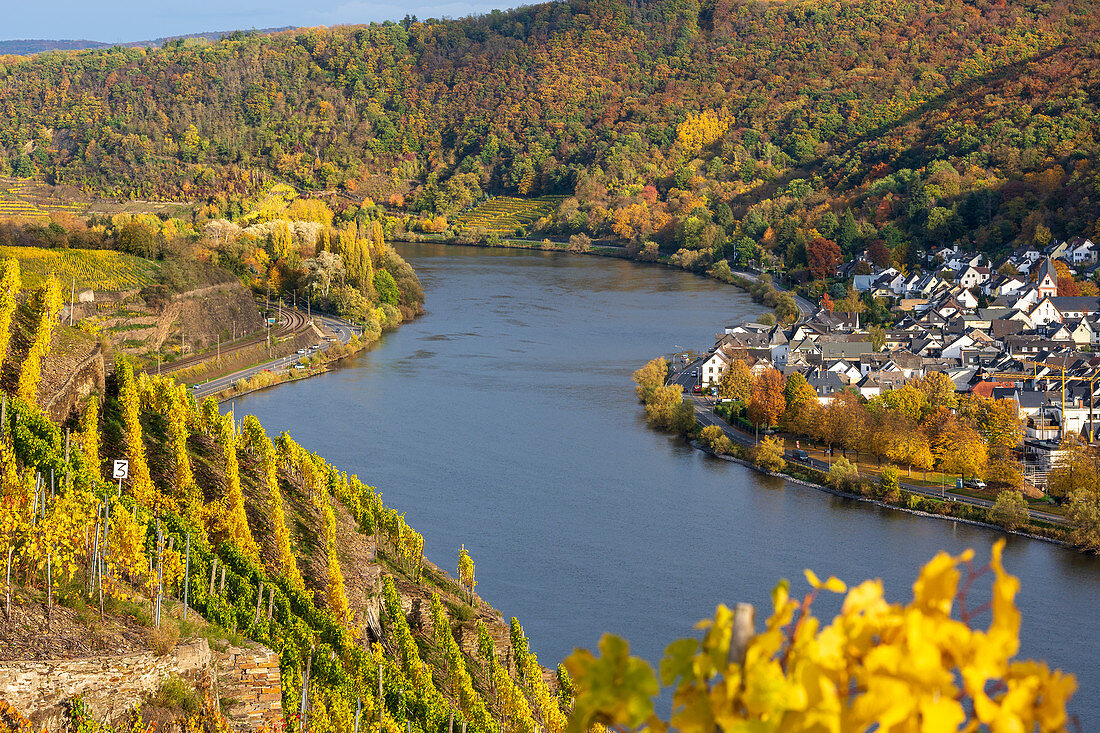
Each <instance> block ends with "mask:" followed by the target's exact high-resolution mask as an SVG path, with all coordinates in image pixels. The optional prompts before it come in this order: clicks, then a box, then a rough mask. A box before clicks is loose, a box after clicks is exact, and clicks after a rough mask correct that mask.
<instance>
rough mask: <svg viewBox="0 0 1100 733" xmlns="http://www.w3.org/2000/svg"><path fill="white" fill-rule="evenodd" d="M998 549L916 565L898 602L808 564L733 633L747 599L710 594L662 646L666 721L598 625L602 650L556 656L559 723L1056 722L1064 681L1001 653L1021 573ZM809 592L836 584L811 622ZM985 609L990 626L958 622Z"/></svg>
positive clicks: (753, 727)
mask: <svg viewBox="0 0 1100 733" xmlns="http://www.w3.org/2000/svg"><path fill="white" fill-rule="evenodd" d="M1003 549H1004V541H1003V540H1002V541H1000V542H998V543H997V544H996V545H995V546H994V547H993V554H992V559H991V561H990V563H989V565H988V566H986V567H985V568H981V569H979V570H974V569H973V566H972V564H971V561H972V559H973V556H974V552H973V550H967V551H966V552H964V553H962V554H961V555H958V556H954V557H952V556H950V555H947V554H946V553H940V554H939V555H937V556H936V557H934V558H933V559H932V561H931V562H929V563H928V564H927V565H925V566H924V568H923V569H922V570H921V572H920V576H919V577H918V578H917V581H916V583H914V584H913V600H912V601H911V602H910V603H909V604H908V605H906V606H902V605H898V604H889V603H887V602H886V600H885V599H884V597H883V588H882V582H881V581H879V580H868V581H866V582H864V583H861V584H860V585H858V586H856V587H854V588H852V589H851V590H847V588H846V586H845V585H844V583H842V582H841V581H839V580H837V579H836V578H829V579H828V580H827V581H825V582H821V581H820V580H819V579H818V578H817V576H816V575H814V574H813V572H812V571H809V570H807V571H806V578H807V580H809V582H810V585H812V586H813V588H814V590H813V591H812V592H811V593H809V594H808V595H807V596H806V597H805V599H803V600H802V601H796V600H794V599H792V598H791V597H790V595H789V589H788V585H787V583H786V581H784V582H781V583H780V584H779V586H777V587H776V589H775V590H774V591H773V593H772V601H773V604H774V607H775V610H774V613H773V614H772V617H771V618H770V619H768V622H767V627H766V629H765V630H764V631H763V632H762V633H760V634H756V635H752V634H744V635H742V634H741V633H740V632H742V631H743V630H744V629H745V627H746V625H745V623H744V621H745V616H746V615H747V614H751V607H747V606H746V607H739V608H738V611H737V613H735V612H733V611H731V610H730V609H729V608H727V607H726V606H724V605H723V606H719V607H718V609H717V612H716V613H715V617H714V618H713V619H707V620H705V621H702V622H700V623H699V624H698V625H697V628H699V629H703V630H705V634H704V636H703V639H702V640H701V641H700V640H697V639H680V640H679V641H675V642H673V643H672V644H671V645H669V647H668V648H667V649H666V651H665V658H664V660H662V662H661V679H662V682H663V683H664V684H665V685H673V686H674V692H673V713H672V716H671V718H670V719H669V720H667V721H666V720H662V719H660V718H658V717H657V716H656V715H655V714H654V712H653V710H654V708H653V697H654V696H655V695H656V694H657V692H658V689H659V688H658V685H657V680H656V677H655V676H654V674H653V670H652V669H651V668H650V666H649V665H648V664H647V663H646V662H645V661H643V660H641V659H638V658H636V657H631V656H629V645H628V644H627V643H626V642H625V641H623V640H622V639H620V638H618V637H616V636H613V635H610V634H605V635H604V637H603V638H602V639H601V640H600V652H601V656H599V657H596V656H594V655H592V653H591V652H589V651H587V650H583V649H579V650H577V651H576V652H574V653H573V654H572V655H571V656H570V657H569V658H568V659H567V660H566V661H565V664H566V666H567V667H568V669H569V671H570V673H571V674H572V675H573V677H574V679H575V682H576V688H577V698H576V706H575V708H574V715H573V718H572V720H571V721H570V731H571V733H580V732H581V731H587V730H590V729H591V728H592V727H593V726H596V725H601V724H609V725H612V726H616V727H628V728H636V727H637V726H640V725H644V726H645V729H647V730H650V731H654V733H666V732H667V731H668V730H669V729H670V728H674V729H676V730H678V731H682V732H683V733H714V731H716V730H723V731H811V730H812V731H837V732H839V731H866V730H878V731H912V732H913V733H926V732H931V731H958V730H962V731H977V730H989V731H992V732H993V733H1002V732H1003V733H1007V732H1009V731H1012V732H1016V731H1020V732H1022V731H1032V730H1036V729H1037V730H1041V731H1060V730H1064V729H1065V728H1066V722H1067V721H1066V703H1067V702H1068V700H1069V698H1070V697H1071V696H1072V695H1073V692H1074V690H1076V688H1077V683H1076V681H1075V680H1074V677H1073V675H1069V674H1063V673H1062V672H1061V671H1059V670H1053V671H1052V670H1050V669H1049V668H1048V667H1047V665H1046V664H1044V663H1042V662H1033V661H1012V660H1013V657H1014V656H1015V655H1016V652H1017V651H1018V649H1019V631H1020V612H1019V611H1018V610H1017V608H1016V604H1015V596H1016V593H1017V591H1018V590H1019V587H1020V582H1019V580H1018V579H1017V578H1015V577H1014V576H1012V575H1009V574H1008V573H1007V572H1005V570H1004V566H1003V565H1002V563H1001V553H1002V551H1003ZM990 570H991V571H992V572H993V574H994V579H993V587H992V598H991V599H990V601H989V603H988V604H983V605H982V606H980V607H979V608H978V609H968V607H967V605H966V601H967V590H968V589H969V588H970V586H971V584H972V582H973V581H974V579H975V578H976V577H978V576H980V575H982V574H983V573H985V572H988V571H990ZM964 571H965V573H966V578H965V580H964V579H963V572H964ZM960 581H963V582H962V584H961V586H960ZM821 590H825V591H830V592H834V593H844V592H845V591H846V590H847V596H846V597H845V599H844V604H843V607H842V609H841V613H840V615H838V616H837V617H836V618H834V619H833V621H832V623H831V624H829V625H828V626H825V627H824V628H822V626H821V622H820V621H819V620H818V619H817V618H815V617H814V616H812V615H811V613H810V605H811V603H812V601H813V599H814V598H815V597H816V595H817V593H818V592H819V591H821ZM986 607H988V608H989V609H990V610H991V613H992V619H991V622H990V625H989V628H987V629H984V630H983V629H976V628H971V626H970V621H971V620H972V618H973V616H974V615H976V614H977V613H978V612H981V611H984V610H985V608H986ZM953 611H954V612H955V614H954V616H953ZM750 623H751V622H750Z"/></svg>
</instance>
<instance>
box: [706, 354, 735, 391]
mask: <svg viewBox="0 0 1100 733" xmlns="http://www.w3.org/2000/svg"><path fill="white" fill-rule="evenodd" d="M730 361H732V358H731V357H730V355H729V354H727V353H726V350H725V349H718V350H717V351H715V352H714V353H713V354H711V355H710V356H708V357H707V360H706V361H704V362H703V366H702V368H701V369H700V370H699V381H700V383H701V384H702V385H703V386H704V387H707V386H709V385H711V384H716V383H718V382H720V381H722V375H723V374H725V373H726V369H727V368H728V367H729V364H730Z"/></svg>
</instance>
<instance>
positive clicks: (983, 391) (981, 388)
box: [971, 381, 1015, 399]
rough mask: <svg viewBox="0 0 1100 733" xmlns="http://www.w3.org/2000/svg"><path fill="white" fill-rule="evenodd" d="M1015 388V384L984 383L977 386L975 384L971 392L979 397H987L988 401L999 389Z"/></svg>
mask: <svg viewBox="0 0 1100 733" xmlns="http://www.w3.org/2000/svg"><path fill="white" fill-rule="evenodd" d="M1013 386H1015V383H1014V382H989V381H982V382H978V383H977V384H975V385H974V387H973V389H972V390H971V391H972V392H973V393H974V394H976V395H978V396H979V397H985V398H986V399H988V398H990V397H992V396H993V390H994V389H996V388H997V387H1013Z"/></svg>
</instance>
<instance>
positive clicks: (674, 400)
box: [645, 384, 695, 433]
mask: <svg viewBox="0 0 1100 733" xmlns="http://www.w3.org/2000/svg"><path fill="white" fill-rule="evenodd" d="M645 416H646V420H647V421H648V422H649V424H650V425H652V426H653V427H655V428H660V429H661V430H667V431H669V432H672V433H686V432H687V431H689V430H691V428H692V426H693V425H695V410H694V408H693V407H692V405H691V402H685V401H684V395H683V388H682V387H680V385H678V384H666V385H662V386H660V387H657V388H655V389H654V390H653V393H652V394H651V395H650V398H649V400H647V401H646V403H645Z"/></svg>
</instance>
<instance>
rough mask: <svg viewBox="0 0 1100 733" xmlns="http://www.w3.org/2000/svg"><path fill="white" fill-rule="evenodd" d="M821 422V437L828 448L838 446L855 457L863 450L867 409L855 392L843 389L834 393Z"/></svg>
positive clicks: (823, 412)
mask: <svg viewBox="0 0 1100 733" xmlns="http://www.w3.org/2000/svg"><path fill="white" fill-rule="evenodd" d="M821 422H822V429H823V437H825V438H826V440H825V442H826V443H828V444H829V445H830V446H833V445H839V446H841V447H842V448H843V449H844V450H845V451H855V452H856V454H857V455H858V454H859V452H860V450H862V449H864V447H865V442H864V441H865V438H866V434H867V433H866V430H867V408H866V407H864V405H863V401H862V399H861V398H860V396H859V394H858V393H857V392H855V391H853V390H849V389H843V390H841V391H839V392H837V393H835V394H834V395H833V399H832V400H830V401H829V404H828V406H827V407H826V408H825V409H824V410H823V411H822V420H821Z"/></svg>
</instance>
